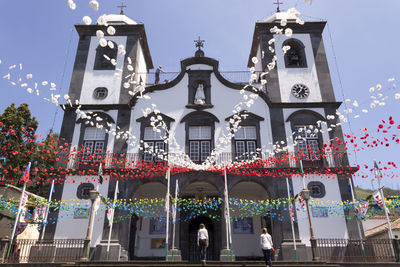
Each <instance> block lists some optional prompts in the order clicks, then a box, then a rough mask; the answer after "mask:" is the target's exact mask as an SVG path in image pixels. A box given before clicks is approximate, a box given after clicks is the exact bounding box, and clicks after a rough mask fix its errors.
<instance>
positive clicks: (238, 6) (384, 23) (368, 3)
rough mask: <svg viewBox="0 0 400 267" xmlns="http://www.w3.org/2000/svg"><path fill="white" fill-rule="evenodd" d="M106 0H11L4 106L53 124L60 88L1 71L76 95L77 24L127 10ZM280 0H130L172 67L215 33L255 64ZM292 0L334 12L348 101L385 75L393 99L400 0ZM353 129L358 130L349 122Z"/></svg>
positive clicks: (387, 152)
mask: <svg viewBox="0 0 400 267" xmlns="http://www.w3.org/2000/svg"><path fill="white" fill-rule="evenodd" d="M98 1H99V3H100V10H99V11H98V12H95V11H93V10H92V9H91V8H89V5H88V3H89V0H76V1H75V2H76V3H77V9H76V10H74V11H73V10H71V9H69V8H68V5H67V0H57V1H55V0H37V1H32V0H1V2H0V10H1V16H0V25H2V26H1V28H2V37H1V38H0V40H1V42H0V59H1V60H2V64H1V65H0V90H1V91H2V97H1V98H0V110H1V111H2V110H4V108H5V107H6V106H8V105H9V104H10V103H11V102H16V103H17V104H20V103H23V102H27V103H29V104H30V107H31V110H32V113H33V115H34V116H36V117H37V118H38V120H39V132H40V133H41V134H43V135H45V134H46V133H47V132H48V131H49V129H50V128H51V127H52V124H53V118H54V114H55V112H56V110H57V108H56V106H55V105H54V104H51V103H49V102H47V101H45V100H44V99H43V97H48V96H49V95H50V93H51V92H50V91H49V90H48V88H49V87H48V86H47V89H41V90H40V91H41V92H40V96H36V95H35V94H29V93H27V92H26V88H21V87H20V86H18V85H17V86H13V85H11V84H10V83H9V82H8V81H7V80H6V79H2V78H1V77H3V76H4V75H6V74H7V73H9V72H10V73H11V77H12V78H11V80H14V81H17V80H18V77H22V78H24V77H25V75H26V74H28V73H32V74H33V79H32V80H30V81H31V82H32V81H37V82H40V83H41V81H49V82H54V83H56V84H57V91H55V92H53V93H59V94H61V95H64V94H66V93H67V92H68V86H69V82H70V78H71V70H72V66H73V61H74V58H75V50H76V47H77V40H78V38H77V34H76V32H75V30H74V29H73V25H74V24H81V23H82V17H83V16H85V15H88V16H90V17H92V19H93V20H94V21H95V20H96V19H97V17H98V16H99V15H102V14H105V13H106V14H109V13H119V9H118V8H117V7H116V6H118V5H119V4H120V3H121V2H120V1H114V0H98ZM272 2H275V1H273V0H246V1H244V0H202V1H193V0H152V1H149V0H146V1H139V0H135V1H133V0H129V1H125V4H126V5H127V6H128V7H127V8H126V10H125V13H126V14H127V15H128V16H130V17H131V18H132V19H134V20H136V21H138V22H143V23H144V24H145V28H146V32H147V37H148V42H149V46H150V51H151V55H152V58H153V62H154V64H155V65H159V64H161V65H163V67H164V69H165V70H167V71H171V72H172V71H179V66H180V60H181V59H184V58H186V57H189V56H192V55H193V53H194V51H195V48H194V44H193V40H194V39H197V37H198V36H199V35H200V36H201V38H202V39H205V40H206V43H205V48H204V50H205V53H206V56H209V57H213V58H216V59H218V60H219V61H220V69H221V70H224V71H237V70H247V67H246V66H247V60H248V55H249V52H250V45H251V41H252V35H253V31H254V24H255V22H256V21H260V20H263V19H265V18H266V17H269V16H270V15H271V14H272V13H273V12H274V10H275V6H274V5H273V4H272ZM290 7H296V8H297V9H298V10H299V11H300V12H301V13H302V18H303V19H305V20H306V21H309V20H321V19H323V20H327V21H328V25H329V29H328V28H326V30H325V34H324V41H325V47H326V50H327V56H328V61H329V65H330V70H331V74H332V79H333V84H334V87H335V92H336V97H337V99H338V100H339V101H342V100H343V97H342V90H343V93H344V96H345V98H350V99H357V100H358V102H359V103H360V104H364V105H369V102H370V101H369V92H368V89H369V88H370V87H371V86H375V85H376V84H378V83H380V84H382V85H383V90H382V91H383V92H384V93H383V94H385V95H386V94H387V95H388V96H389V99H392V98H393V92H392V91H393V89H391V87H390V85H389V83H388V82H387V80H388V78H392V77H394V78H397V79H396V80H400V77H399V67H398V61H399V59H400V55H399V53H398V51H397V50H398V49H397V46H398V44H399V41H400V37H399V35H398V31H397V30H396V27H397V25H398V23H399V20H400V17H399V15H398V10H399V9H400V1H398V0H385V1H373V0H353V1H349V0H334V1H333V0H314V1H313V3H312V5H309V4H308V3H305V2H304V0H297V1H296V0H287V1H284V4H283V6H282V7H281V9H287V8H290ZM332 48H333V49H334V51H333V49H332ZM14 64H17V65H18V64H22V71H20V70H19V65H18V66H17V68H16V69H13V70H9V69H8V67H9V66H10V65H14ZM338 72H339V73H340V76H339V75H338ZM339 78H340V79H339ZM39 88H40V86H39ZM398 90H399V89H398ZM399 111H400V109H399V100H397V101H395V100H389V101H388V105H387V106H385V107H381V108H380V109H378V110H377V111H375V112H369V113H368V114H366V115H365V114H364V115H361V117H360V118H359V119H351V120H350V123H351V127H352V129H353V131H356V130H357V129H359V128H364V127H373V128H374V129H376V126H377V124H378V123H379V121H380V120H381V119H387V117H388V116H389V115H393V116H394V119H395V120H396V119H398V120H399V121H400V115H398V113H399ZM396 115H397V116H398V117H397V118H396ZM61 120H62V111H61V110H59V112H58V115H57V116H56V120H55V124H54V130H55V131H56V132H58V131H59V129H60V125H61ZM345 131H346V132H349V130H348V127H347V126H345ZM395 148H396V147H394V146H392V147H389V148H380V149H376V150H373V151H370V150H369V151H367V152H362V153H358V154H357V160H355V158H354V157H352V162H353V164H356V163H358V164H362V163H367V164H369V165H371V162H372V160H373V159H374V158H376V159H382V160H385V161H394V162H396V163H400V162H399V161H398V160H396V156H397V153H395V152H396V149H395ZM399 165H400V164H399ZM356 184H359V185H361V186H364V187H371V182H370V181H369V180H363V179H358V178H357V179H356ZM385 184H386V185H388V186H392V187H398V186H399V183H398V182H397V180H395V179H385ZM374 186H376V185H374Z"/></svg>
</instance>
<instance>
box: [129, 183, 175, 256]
mask: <svg viewBox="0 0 400 267" xmlns="http://www.w3.org/2000/svg"><path fill="white" fill-rule="evenodd" d="M166 192H167V187H166V186H165V184H163V183H161V182H148V183H144V184H141V185H139V186H138V187H137V189H136V191H135V192H134V194H133V195H132V201H134V199H136V200H137V201H138V200H139V199H150V200H152V199H163V198H165V194H166ZM165 228H166V227H165V212H164V209H162V208H160V209H157V210H156V211H155V212H152V213H151V214H149V215H148V216H141V217H137V216H136V215H134V216H132V217H131V224H130V230H129V259H130V260H133V259H156V258H162V257H164V255H165V249H164V248H163V244H165Z"/></svg>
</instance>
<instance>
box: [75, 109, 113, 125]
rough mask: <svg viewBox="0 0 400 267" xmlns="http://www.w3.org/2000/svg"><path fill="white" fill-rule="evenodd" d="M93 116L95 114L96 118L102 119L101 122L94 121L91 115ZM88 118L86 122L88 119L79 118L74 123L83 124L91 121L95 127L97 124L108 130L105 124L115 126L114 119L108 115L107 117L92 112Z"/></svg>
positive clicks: (102, 113)
mask: <svg viewBox="0 0 400 267" xmlns="http://www.w3.org/2000/svg"><path fill="white" fill-rule="evenodd" d="M95 114H97V116H96V117H100V118H102V119H103V120H102V121H96V119H95V118H96V117H93V115H95ZM90 117H91V119H90V120H88V119H83V118H79V119H78V120H77V121H76V123H85V122H86V121H92V122H93V123H95V125H96V124H99V125H103V126H105V127H107V128H109V127H108V126H107V122H108V123H112V124H115V121H114V119H113V118H112V117H111V116H110V115H108V114H107V113H104V112H100V111H93V113H92V114H90Z"/></svg>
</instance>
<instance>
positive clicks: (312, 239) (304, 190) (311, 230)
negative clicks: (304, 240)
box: [300, 160, 317, 261]
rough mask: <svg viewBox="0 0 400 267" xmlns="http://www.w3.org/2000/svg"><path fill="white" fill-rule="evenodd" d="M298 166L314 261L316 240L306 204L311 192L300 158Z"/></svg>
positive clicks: (315, 258) (315, 257)
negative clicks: (307, 186)
mask: <svg viewBox="0 0 400 267" xmlns="http://www.w3.org/2000/svg"><path fill="white" fill-rule="evenodd" d="M300 168H301V173H302V178H303V190H301V196H302V197H303V199H304V200H305V201H306V209H307V217H308V225H309V227H310V243H311V253H312V260H313V261H315V260H317V251H316V249H317V240H316V239H315V236H314V230H313V227H312V222H311V215H310V207H309V206H308V201H309V200H310V197H311V192H310V190H308V189H307V188H306V181H305V175H304V169H303V161H302V160H300Z"/></svg>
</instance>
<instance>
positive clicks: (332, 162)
mask: <svg viewBox="0 0 400 267" xmlns="http://www.w3.org/2000/svg"><path fill="white" fill-rule="evenodd" d="M153 159H157V160H154V163H156V164H160V163H161V164H163V163H167V162H168V163H169V164H171V165H177V166H184V165H185V164H187V163H188V162H189V160H190V159H189V157H188V156H187V155H186V154H184V153H164V154H163V155H158V156H157V157H153ZM209 160H210V162H212V164H214V165H224V164H232V163H251V162H255V163H260V164H255V166H258V167H262V168H300V160H301V161H302V163H303V166H304V167H305V168H328V167H342V168H348V167H349V161H348V158H347V154H345V153H337V154H329V153H325V154H320V156H319V157H318V158H314V159H308V158H304V157H303V156H302V155H301V154H299V153H292V152H291V153H287V152H285V153H280V154H278V153H277V154H274V153H270V152H269V153H268V152H257V153H250V154H237V153H231V152H222V153H218V154H216V155H213V156H211V157H210V159H209ZM143 161H144V157H143V153H125V154H118V153H102V154H95V155H93V156H89V157H88V156H87V155H83V154H82V153H80V152H71V153H68V152H60V153H58V155H57V157H56V164H55V168H56V169H58V168H62V169H77V170H83V169H98V168H99V165H100V163H102V166H103V168H104V169H131V168H136V167H137V166H138V164H141V163H142V162H143Z"/></svg>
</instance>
